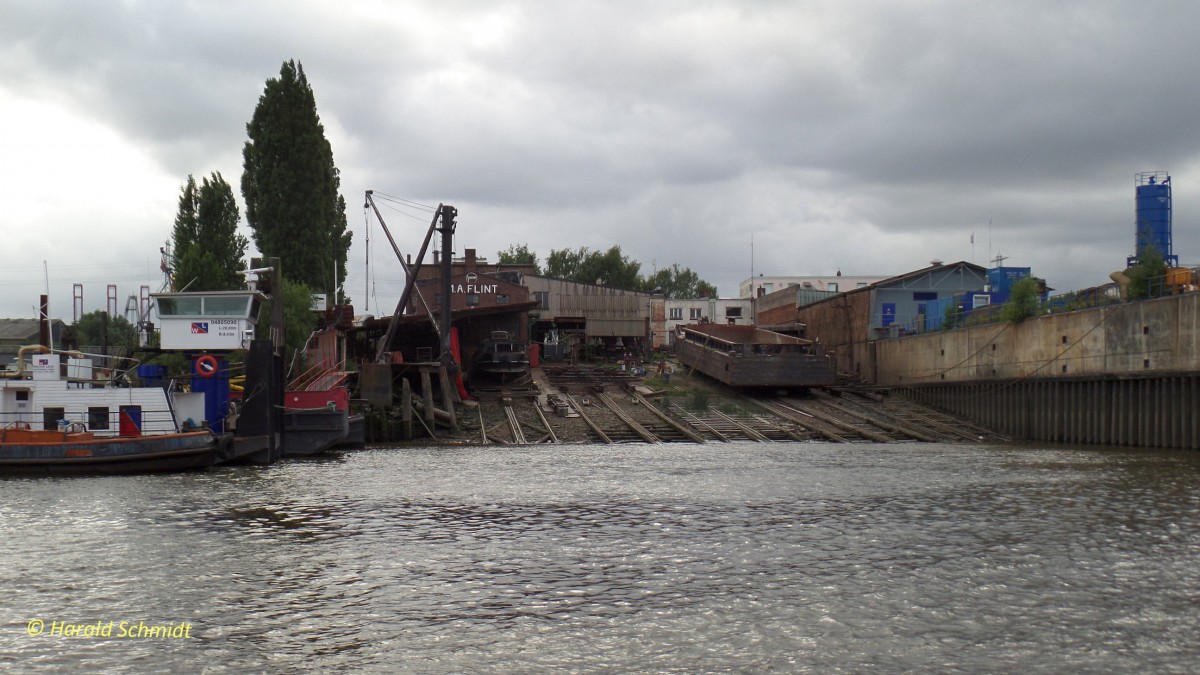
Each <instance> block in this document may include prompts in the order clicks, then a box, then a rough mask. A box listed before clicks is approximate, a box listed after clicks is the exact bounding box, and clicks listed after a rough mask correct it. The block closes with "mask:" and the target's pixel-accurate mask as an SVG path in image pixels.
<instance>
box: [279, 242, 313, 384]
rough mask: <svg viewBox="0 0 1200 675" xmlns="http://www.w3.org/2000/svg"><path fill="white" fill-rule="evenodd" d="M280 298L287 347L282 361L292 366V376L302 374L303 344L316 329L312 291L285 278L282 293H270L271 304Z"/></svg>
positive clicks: (299, 283) (284, 338) (284, 339)
mask: <svg viewBox="0 0 1200 675" xmlns="http://www.w3.org/2000/svg"><path fill="white" fill-rule="evenodd" d="M281 262H282V261H281ZM285 269H286V267H285ZM280 296H282V302H283V342H284V344H285V345H286V346H287V347H286V349H287V351H286V352H285V354H284V359H285V363H289V364H294V366H293V368H292V371H291V374H292V375H293V376H294V375H298V374H299V373H301V372H304V354H303V349H304V344H305V343H306V342H308V338H309V336H310V335H312V332H313V329H315V328H316V327H317V315H316V314H315V313H314V312H313V310H312V296H313V293H312V289H310V288H309V287H308V286H306V285H304V284H303V283H301V282H298V281H291V280H290V279H286V278H285V279H284V280H283V292H282V293H280V292H278V291H274V292H272V295H271V297H272V302H274V301H275V298H277V297H280ZM267 311H268V314H267V316H270V314H269V311H270V308H267Z"/></svg>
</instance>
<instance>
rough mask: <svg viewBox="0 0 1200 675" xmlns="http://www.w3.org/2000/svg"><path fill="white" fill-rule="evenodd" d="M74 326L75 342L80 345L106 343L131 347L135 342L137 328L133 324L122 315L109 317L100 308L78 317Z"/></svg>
mask: <svg viewBox="0 0 1200 675" xmlns="http://www.w3.org/2000/svg"><path fill="white" fill-rule="evenodd" d="M74 328H75V339H76V342H77V343H78V344H79V346H81V347H98V346H100V345H103V344H106V345H108V346H109V347H129V348H133V347H134V346H135V345H136V344H137V329H136V328H134V326H133V324H131V323H129V321H127V320H126V319H125V317H123V316H112V317H110V316H109V315H108V312H106V311H104V310H102V309H98V310H96V311H94V312H88V313H86V314H84V315H83V316H81V317H79V320H78V321H76V322H75V326H74Z"/></svg>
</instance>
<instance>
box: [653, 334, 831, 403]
mask: <svg viewBox="0 0 1200 675" xmlns="http://www.w3.org/2000/svg"><path fill="white" fill-rule="evenodd" d="M678 330H679V336H678V338H677V339H676V341H675V355H676V356H677V357H678V358H679V360H680V362H682V363H683V364H684V365H685V366H687V367H689V368H693V369H695V370H698V371H700V372H702V373H704V374H705V375H708V376H709V377H711V378H713V379H715V380H718V381H720V382H723V383H725V384H727V385H729V386H731V387H739V388H755V387H773V388H792V387H823V386H830V385H832V384H834V383H835V382H836V380H837V367H836V361H835V360H834V357H833V356H831V355H828V354H825V353H824V351H823V350H822V349H821V346H820V345H819V344H817V343H814V342H812V341H811V340H805V339H803V338H797V337H792V336H790V335H783V334H782V333H774V332H771V331H768V330H763V329H761V328H757V327H755V326H739V325H722V324H693V325H689V326H680V327H679V328H678Z"/></svg>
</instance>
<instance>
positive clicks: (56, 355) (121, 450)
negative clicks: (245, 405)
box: [0, 345, 227, 473]
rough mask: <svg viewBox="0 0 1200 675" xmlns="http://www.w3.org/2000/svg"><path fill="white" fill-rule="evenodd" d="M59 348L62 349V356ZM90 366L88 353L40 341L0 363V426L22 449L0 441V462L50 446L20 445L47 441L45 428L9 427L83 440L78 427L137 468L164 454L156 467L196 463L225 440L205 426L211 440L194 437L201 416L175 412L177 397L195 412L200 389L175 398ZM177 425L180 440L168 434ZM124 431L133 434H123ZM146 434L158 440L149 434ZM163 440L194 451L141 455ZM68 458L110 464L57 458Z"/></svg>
mask: <svg viewBox="0 0 1200 675" xmlns="http://www.w3.org/2000/svg"><path fill="white" fill-rule="evenodd" d="M64 356H66V357H67V358H66V362H65V363H64V360H63V357H64ZM27 359H28V360H27ZM94 372H95V371H94V370H93V369H92V367H91V360H90V359H87V358H85V357H84V356H83V355H82V354H78V353H76V352H68V353H63V352H56V351H52V350H50V349H48V348H46V347H44V346H40V345H31V346H25V347H22V348H21V349H20V351H19V353H18V356H17V364H16V368H15V369H12V370H4V371H0V430H12V431H13V432H14V434H13V438H10V439H7V440H8V441H9V442H10V443H11V442H12V441H15V440H16V438H17V437H18V436H20V437H21V439H22V440H21V442H22V447H23V448H24V449H22V450H20V451H18V450H17V448H16V447H15V446H13V447H7V448H6V447H5V444H4V443H0V468H3V467H4V466H5V465H6V464H12V463H13V462H6V461H4V460H14V461H16V460H20V459H22V458H23V457H24V458H25V459H30V458H35V457H37V456H43V457H46V458H53V457H55V452H56V450H55V449H54V448H51V447H45V446H43V447H41V448H40V449H39V450H37V452H33V451H32V450H30V449H29V447H26V446H30V444H45V443H50V444H53V443H54V436H53V435H51V434H45V433H38V434H33V435H29V434H26V435H20V434H16V433H15V432H18V431H31V432H55V433H60V434H62V440H63V441H64V442H65V441H67V440H73V441H82V440H85V438H84V436H81V434H86V440H89V441H93V440H94V441H104V442H106V445H104V446H103V447H105V448H109V450H104V451H103V452H104V453H110V452H111V453H116V454H119V455H121V456H122V458H123V459H120V460H119V461H117V462H115V464H121V465H124V468H134V467H136V469H134V470H139V471H140V470H156V468H155V467H159V466H160V464H159V463H157V462H156V461H155V460H156V459H163V460H169V461H164V462H162V463H161V469H162V470H168V469H173V468H202V467H203V466H207V465H211V464H213V463H215V462H216V461H217V460H218V459H220V458H221V454H222V451H223V449H224V445H227V444H222V443H221V442H220V441H221V439H220V438H219V437H217V436H215V435H213V434H209V436H211V439H209V440H210V441H211V442H200V439H199V437H197V436H195V434H194V433H193V432H197V431H202V421H203V420H202V419H197V417H196V416H195V415H193V416H191V417H188V416H181V415H180V414H179V412H178V410H179V408H178V407H177V406H179V405H183V406H185V407H186V408H187V409H188V410H192V411H199V413H198V414H199V415H200V416H202V415H203V394H183V395H182V399H177V397H175V396H173V395H172V394H171V393H170V392H169V391H168V390H167V389H166V388H163V387H134V386H115V385H113V384H112V383H111V382H109V381H107V380H100V379H97V378H95V377H94V376H93V373H94ZM185 433H187V434H191V435H190V437H189V440H188V441H187V442H186V443H183V444H182V445H181V444H180V443H179V442H178V441H177V440H175V441H170V439H168V437H174V436H180V435H183V434H185ZM25 436H29V438H25ZM35 437H36V438H35ZM131 439H141V440H140V441H138V442H136V443H134V442H124V441H129V440H131ZM151 439H158V440H159V441H163V442H158V443H156V442H150V440H151ZM167 441H169V442H167ZM164 442H165V444H164ZM92 447H95V448H100V447H101V446H99V445H95V446H92ZM166 447H172V448H174V449H176V450H182V451H184V452H185V453H194V456H191V455H189V456H188V457H187V458H185V459H184V460H183V461H177V460H180V457H169V456H164V457H149V456H142V455H147V454H148V453H161V452H163V448H166ZM31 452H32V454H29V453H31ZM22 453H23V454H22ZM85 454H86V453H84V452H83V450H79V452H76V453H75V455H74V456H76V457H78V458H83V457H84V455H85ZM18 455H20V456H18ZM26 455H28V457H27V456H26ZM66 457H67V456H66V455H64V458H66ZM17 463H18V464H19V463H20V462H17ZM52 464H53V463H52ZM58 464H60V465H62V464H63V463H62V462H58ZM73 464H80V465H85V464H92V465H94V466H95V468H96V469H97V470H96V471H94V472H95V473H107V472H111V470H112V469H113V467H112V466H110V465H112V464H114V462H109V463H105V462H97V461H95V460H93V461H91V462H78V463H72V462H67V463H66V465H65V466H70V465H73ZM14 466H16V464H14ZM104 467H107V469H106V468H104ZM120 468H121V467H117V469H120ZM85 472H87V471H86V470H85Z"/></svg>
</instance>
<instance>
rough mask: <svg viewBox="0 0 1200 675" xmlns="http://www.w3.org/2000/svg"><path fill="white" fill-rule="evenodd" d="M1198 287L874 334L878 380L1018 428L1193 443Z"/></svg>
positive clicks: (1197, 444)
mask: <svg viewBox="0 0 1200 675" xmlns="http://www.w3.org/2000/svg"><path fill="white" fill-rule="evenodd" d="M1198 331H1200V294H1188V295H1180V296H1172V297H1167V298H1159V299H1155V300H1149V301H1145V302H1138V303H1126V304H1122V305H1112V306H1109V307H1103V308H1097V309H1091V310H1081V311H1077V312H1069V313H1063V314H1055V315H1049V316H1042V317H1035V318H1031V319H1027V320H1025V321H1023V322H1021V323H1018V324H995V325H988V326H979V327H974V328H963V329H958V330H952V331H944V332H939V333H930V334H925V335H919V336H910V337H904V338H896V339H893V340H882V341H879V342H877V343H874V344H873V351H874V357H875V358H874V363H873V367H874V368H873V369H874V374H875V376H876V377H875V378H874V379H875V380H876V382H877V383H878V384H881V385H891V386H896V387H900V388H901V391H902V392H903V393H904V395H906V396H909V397H911V398H913V399H914V400H917V401H920V402H922V403H925V404H927V405H932V406H934V407H937V408H940V409H942V410H946V411H948V412H951V413H954V414H957V415H961V416H963V417H965V418H967V419H970V420H972V421H974V422H976V423H979V424H982V425H984V426H987V427H989V428H992V429H995V430H996V431H998V432H1000V433H1003V434H1006V435H1009V436H1011V437H1013V438H1014V439H1020V440H1029V441H1045V442H1051V443H1075V444H1086V445H1109V446H1126V447H1145V448H1173V449H1191V450H1197V449H1200V415H1198V414H1197V413H1200V346H1198V339H1197V336H1198V335H1200V332H1198Z"/></svg>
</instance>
